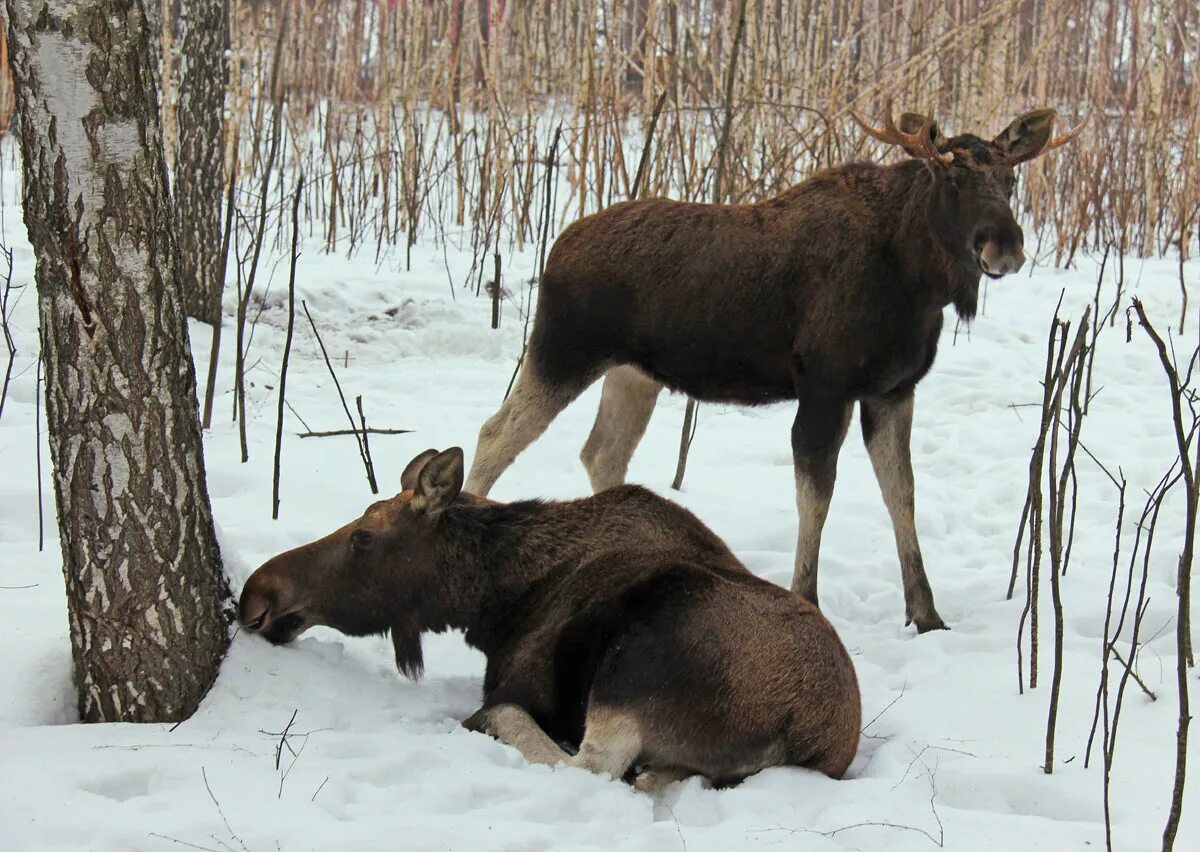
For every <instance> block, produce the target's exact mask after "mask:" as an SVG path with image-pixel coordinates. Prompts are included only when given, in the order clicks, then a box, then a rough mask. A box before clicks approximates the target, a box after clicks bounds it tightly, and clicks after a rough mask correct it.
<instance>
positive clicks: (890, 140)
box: [850, 98, 1066, 163]
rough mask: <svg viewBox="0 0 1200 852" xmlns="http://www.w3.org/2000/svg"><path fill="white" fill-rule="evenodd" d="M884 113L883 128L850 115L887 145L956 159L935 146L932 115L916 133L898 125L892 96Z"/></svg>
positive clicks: (915, 153)
mask: <svg viewBox="0 0 1200 852" xmlns="http://www.w3.org/2000/svg"><path fill="white" fill-rule="evenodd" d="M884 113H885V114H886V116H887V117H886V118H885V119H884V125H883V129H882V130H880V129H879V128H876V127H872V126H871V125H869V124H867V123H866V122H865V121H863V120H862V119H861V118H859V117H858V114H857V113H856V112H854V110H851V111H850V117H851V118H853V119H854V120H855V122H857V123H858V126H859V127H861V128H862V129H863V131H864V132H865V133H866V134H867V135H869V136H873V137H875V138H876V139H878V140H879V141H880V142H883V143H885V144H887V145H899V146H900V147H901V148H903V149H904V150H905V151H907V152H908V153H909V154H912V155H913V156H914V157H919V158H921V159H923V160H936V161H937V162H939V163H950V162H952V161H953V160H954V154H953V153H952V152H950V151H947V152H946V153H944V154H943V153H942V152H941V151H939V150H938V149H937V148H936V147H935V146H934V144H933V140H932V139H931V138H930V136H929V129H930V128H931V127H933V117H932V116H929V115H927V116H925V123H924V124H922V125H921V128H920V129H919V130H918V131H917V132H916V133H905V132H904V131H903V130H901V129H900V128H899V127H897V126H896V121H895V119H894V118H892V99H891V98H888V99H887V103H886V104H885V105H884ZM1064 141H1066V140H1064Z"/></svg>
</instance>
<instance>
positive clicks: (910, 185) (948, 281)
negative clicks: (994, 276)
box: [884, 160, 981, 320]
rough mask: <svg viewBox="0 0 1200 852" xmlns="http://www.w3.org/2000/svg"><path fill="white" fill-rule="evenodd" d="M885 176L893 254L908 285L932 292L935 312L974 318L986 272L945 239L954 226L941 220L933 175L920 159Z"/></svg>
mask: <svg viewBox="0 0 1200 852" xmlns="http://www.w3.org/2000/svg"><path fill="white" fill-rule="evenodd" d="M884 171H885V172H886V175H885V177H884V180H885V181H886V184H887V191H886V195H887V197H888V198H889V199H890V200H891V202H892V203H891V204H890V205H889V209H888V211H887V212H888V214H889V215H890V216H891V221H892V222H893V223H894V225H893V232H892V233H893V237H892V243H893V250H894V251H895V256H896V257H897V259H898V260H899V262H900V268H901V274H902V275H903V277H904V279H905V281H906V282H908V283H910V284H911V285H913V286H915V287H918V288H920V289H921V290H924V291H926V292H927V293H928V294H929V298H930V302H931V307H932V308H935V309H936V310H938V311H941V310H942V308H944V307H946V305H950V304H952V305H954V309H955V311H956V312H957V313H958V316H959V317H960V318H962V319H964V320H971V319H973V318H974V317H975V310H976V306H977V302H978V298H979V279H980V276H981V273H980V271H979V268H978V266H977V265H976V264H975V263H974V262H973V261H966V260H964V259H963V258H962V257H961V256H960V253H958V252H955V251H954V250H953V247H952V246H951V245H950V244H949V242H948V241H947V240H946V239H944V238H943V237H942V236H941V234H942V233H943V229H945V228H946V227H947V224H948V223H939V222H938V221H937V218H936V213H935V199H934V177H933V175H932V174H930V172H929V169H928V168H926V166H925V165H924V164H922V163H920V162H919V161H916V160H907V161H905V162H902V163H897V164H896V165H894V166H889V167H887V168H886V169H884Z"/></svg>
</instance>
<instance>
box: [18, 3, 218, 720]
mask: <svg viewBox="0 0 1200 852" xmlns="http://www.w3.org/2000/svg"><path fill="white" fill-rule="evenodd" d="M5 2H6V4H7V8H8V18H9V24H10V29H9V55H10V59H11V62H12V70H13V79H14V84H15V89H16V93H17V104H18V109H19V110H20V115H21V121H20V127H19V137H20V143H21V153H22V160H23V165H24V181H23V186H24V199H23V201H24V210H25V224H26V226H27V228H28V230H29V239H30V242H31V243H32V244H33V248H34V253H35V255H36V259H37V273H36V279H37V291H38V307H39V311H40V316H41V340H42V356H43V359H44V361H45V368H46V415H47V422H48V425H49V432H50V450H51V456H52V458H53V461H54V486H55V495H56V501H57V508H58V528H59V539H60V541H61V544H62V555H63V574H64V576H65V578H66V588H67V607H68V617H69V622H70V634H71V645H72V651H73V657H74V663H75V684H76V688H77V690H78V694H79V713H80V716H81V717H82V718H83V719H84V720H85V721H105V722H115V721H143V722H145V721H164V720H174V719H182V718H185V717H187V716H188V715H190V714H191V713H192V711H193V710H195V708H196V706H197V704H198V703H199V702H200V699H201V698H202V697H203V696H204V694H205V692H207V691H208V688H209V686H210V685H211V684H212V682H213V679H214V678H215V676H216V673H217V668H218V666H219V664H220V660H221V657H222V655H223V654H224V651H225V648H226V646H227V645H228V642H229V633H228V626H227V620H226V616H225V612H224V610H225V609H226V606H227V604H228V601H229V589H228V587H227V585H226V583H225V580H224V575H223V573H222V570H221V557H220V552H219V550H218V549H217V542H216V537H215V535H214V532H213V523H212V514H211V510H210V508H209V503H208V490H207V487H206V485H205V480H204V463H203V456H202V452H201V444H200V424H199V419H198V417H197V412H196V408H197V406H196V391H195V373H194V370H193V367H192V360H191V352H190V349H189V346H188V337H187V325H186V323H185V320H184V316H183V312H182V311H181V310H180V302H179V295H178V291H177V281H176V266H177V257H176V249H175V245H174V239H173V235H172V208H171V204H170V198H169V197H168V193H167V178H166V167H165V164H164V161H163V148H162V131H161V127H160V124H159V116H158V108H157V99H156V96H155V91H154V88H153V79H154V75H153V74H152V67H153V66H152V62H154V56H153V54H152V53H151V50H150V45H151V44H153V43H155V40H154V39H152V37H151V36H152V34H151V31H150V27H149V26H148V24H147V19H146V13H145V10H144V7H143V6H142V2H141V0H87V1H86V2H82V0H5Z"/></svg>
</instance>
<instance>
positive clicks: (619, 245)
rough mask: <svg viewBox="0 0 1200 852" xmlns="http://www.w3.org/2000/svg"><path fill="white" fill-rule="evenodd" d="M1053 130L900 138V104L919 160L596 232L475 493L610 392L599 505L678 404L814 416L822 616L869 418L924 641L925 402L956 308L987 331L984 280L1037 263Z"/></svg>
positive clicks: (546, 278) (915, 126)
mask: <svg viewBox="0 0 1200 852" xmlns="http://www.w3.org/2000/svg"><path fill="white" fill-rule="evenodd" d="M1054 120H1055V113H1054V110H1052V109H1041V110H1035V111H1034V112H1029V113H1026V114H1025V115H1022V116H1021V117H1020V118H1018V119H1017V120H1016V121H1014V122H1012V124H1010V125H1009V126H1008V127H1007V128H1005V129H1004V130H1003V131H1002V132H1001V133H1000V134H999V135H998V136H996V137H995V138H994V139H992V140H991V141H985V140H984V139H981V138H980V137H978V136H974V135H971V134H963V135H960V136H955V137H952V138H947V137H946V136H944V135H943V134H942V133H941V132H940V131H939V130H938V127H937V125H936V124H934V123H933V121H932V120H930V119H929V118H926V117H924V116H919V115H915V114H913V113H905V114H904V115H902V116H901V117H900V121H899V124H898V125H897V123H896V122H895V120H894V119H893V118H892V110H891V103H890V102H889V103H888V105H887V118H886V120H885V123H884V127H883V128H882V129H876V128H871V127H867V126H866V125H865V124H863V127H864V129H865V130H866V131H867V132H868V133H869V134H870V135H872V136H874V137H875V138H877V139H879V140H881V141H883V142H885V143H888V144H892V145H897V146H899V147H900V148H902V149H903V150H904V151H905V152H906V153H907V154H908V155H909V157H911V159H908V160H905V161H903V162H900V163H896V164H895V165H890V166H879V165H875V164H872V163H850V164H848V165H843V166H838V167H836V168H831V169H826V170H824V171H821V172H818V173H817V174H815V175H813V176H812V177H811V178H809V179H808V180H806V181H804V182H803V183H801V184H799V185H797V186H795V187H793V188H791V189H789V190H787V191H786V192H784V193H783V194H781V195H778V196H776V197H775V198H769V199H766V200H764V201H761V202H759V203H757V204H736V205H734V204H731V205H712V204H690V203H683V202H679V201H670V200H667V199H664V198H647V199H643V200H639V201H630V202H625V203H623V204H616V205H614V206H612V207H609V208H608V209H606V210H602V211H601V212H599V213H596V214H595V215H593V216H588V217H586V218H584V219H580V220H579V221H578V222H576V223H575V224H573V225H571V226H570V227H569V228H567V229H566V230H565V231H563V232H562V234H561V235H560V236H559V238H558V239H557V240H556V241H555V243H554V247H553V248H552V249H551V251H550V255H549V257H548V258H547V260H546V269H545V274H544V275H543V277H542V284H541V289H540V291H539V295H538V305H537V315H536V317H535V319H534V323H533V331H532V333H531V335H530V338H529V352H528V357H527V358H526V359H525V365H524V368H523V369H522V372H521V375H520V377H519V378H518V379H517V383H516V386H515V387H514V388H513V390H512V394H511V395H510V396H509V397H508V399H507V400H506V401H505V402H504V404H503V405H502V406H501V407H500V409H499V410H498V411H497V412H496V413H495V414H494V415H493V416H492V417H491V418H490V419H488V421H487V422H486V423H485V424H484V425H483V427H482V428H481V429H480V431H479V445H478V448H477V449H476V451H475V460H474V462H473V463H472V465H471V472H470V474H469V475H468V477H467V485H466V488H467V490H468V491H469V492H471V493H472V494H478V495H480V496H481V497H486V496H487V494H488V491H489V490H490V489H491V487H492V485H493V483H495V481H496V479H497V478H498V477H499V476H500V474H502V473H503V472H504V470H505V469H506V468H507V467H508V466H509V465H510V464H512V462H513V460H514V459H515V458H516V457H517V455H518V454H519V453H520V452H521V451H522V450H524V449H525V447H527V446H528V445H529V444H530V442H532V441H533V440H534V439H536V438H537V437H538V436H539V435H540V434H541V433H542V432H543V431H544V430H545V429H546V427H547V425H549V423H550V421H551V420H553V419H554V418H555V417H556V416H557V415H558V413H559V412H560V411H562V409H563V408H565V407H566V406H567V404H568V403H570V402H571V400H573V399H575V398H576V397H577V396H578V395H579V394H580V393H582V392H583V390H584V389H585V388H587V387H588V386H589V385H590V384H592V382H594V381H595V380H596V379H598V378H599V377H600V376H602V375H603V376H604V388H603V391H602V393H601V400H600V410H599V412H598V413H597V414H596V423H595V425H594V426H593V427H592V432H591V435H590V436H589V437H588V439H587V443H586V444H585V445H584V447H583V452H582V454H581V457H582V459H583V462H584V465H585V466H586V468H587V471H588V476H589V477H590V479H591V483H592V489H593V490H594V491H599V490H601V489H604V488H608V487H611V486H613V485H617V484H619V483H621V482H623V481H624V480H625V471H626V469H627V467H628V465H629V460H630V458H631V457H632V455H633V451H634V449H635V448H636V447H637V444H638V441H640V440H641V437H642V434H643V433H644V432H645V430H646V424H647V423H648V422H649V420H650V414H651V412H653V411H654V404H655V400H656V399H657V397H658V394H659V392H660V391H661V390H662V388H663V386H666V387H669V388H671V389H672V390H677V391H683V392H684V393H687V394H689V395H690V396H693V397H695V398H696V399H700V400H711V401H714V402H725V403H728V402H732V403H742V404H746V405H762V404H765V403H772V402H781V401H784V400H796V401H797V403H798V405H797V411H796V419H795V423H794V425H793V426H792V456H793V459H794V466H795V475H796V503H797V508H798V510H799V515H800V525H799V536H798V541H797V546H796V566H795V574H794V577H793V581H792V589H793V590H794V591H796V592H798V593H800V594H802V595H804V597H806V598H807V599H808V600H810V601H812V602H813V603H814V604H815V603H817V556H818V552H819V550H820V546H821V530H822V528H823V527H824V524H825V517H826V514H827V512H828V510H829V502H830V499H831V497H832V495H833V486H834V479H835V477H836V475H837V457H838V452H839V450H840V448H841V445H842V441H843V439H844V438H845V436H846V431H847V428H848V427H849V424H850V415H851V412H852V411H853V409H854V404H855V403H856V402H857V403H858V404H859V406H860V410H861V421H862V433H863V439H864V441H865V442H866V445H867V451H868V453H869V455H870V457H871V463H872V465H873V466H874V468H875V475H876V478H877V479H878V480H879V485H880V490H881V491H882V493H883V501H884V503H885V504H886V505H887V509H888V512H889V514H890V515H891V518H892V526H893V528H894V531H895V537H896V547H897V550H898V551H899V557H900V570H901V576H902V579H903V584H904V604H905V614H906V615H907V618H908V621H909V622H915V623H916V626H917V630H918V631H920V632H924V631H927V630H933V629H937V628H941V627H944V626H945V625H944V623H943V622H942V619H941V616H939V615H938V612H937V609H936V608H935V607H934V603H933V592H932V590H931V589H930V587H929V580H928V579H927V578H926V576H925V567H924V563H923V561H922V558H921V548H920V545H919V544H918V541H917V531H916V525H915V523H914V519H913V513H914V507H913V472H912V463H911V460H910V454H909V441H910V434H911V430H912V417H913V390H914V388H915V387H916V385H917V382H919V381H920V380H921V378H922V376H924V375H925V373H926V372H927V371H928V370H929V368H930V366H931V365H932V364H933V358H934V353H935V351H936V349H937V343H938V336H939V334H940V333H941V330H942V313H943V310H944V309H945V307H946V306H947V305H954V308H955V310H956V311H957V312H958V315H959V316H960V317H962V318H964V319H970V318H971V317H973V316H974V315H975V305H976V300H977V296H978V292H979V281H980V277H981V276H983V275H987V276H988V277H990V278H999V277H1001V276H1003V275H1008V274H1010V273H1013V272H1016V271H1017V270H1018V269H1020V268H1021V266H1022V264H1023V263H1024V262H1025V255H1024V253H1023V241H1024V236H1023V234H1022V232H1021V228H1020V226H1019V225H1018V224H1017V222H1016V219H1015V218H1014V217H1013V213H1012V210H1011V209H1010V198H1011V196H1012V190H1013V182H1014V176H1013V171H1014V168H1015V167H1016V166H1017V165H1018V164H1019V163H1023V162H1025V161H1027V160H1031V159H1033V158H1034V157H1037V156H1040V155H1041V154H1043V153H1045V152H1047V151H1049V150H1051V149H1053V148H1056V147H1058V146H1060V145H1062V144H1064V143H1065V142H1067V141H1068V140H1069V139H1071V138H1072V137H1073V136H1074V135H1075V134H1076V133H1078V132H1079V128H1076V129H1075V130H1073V131H1071V132H1070V133H1067V134H1064V135H1062V136H1058V137H1054V136H1053V134H1052V130H1053V127H1054ZM861 123H862V122H860V124H861ZM1081 126H1082V125H1081Z"/></svg>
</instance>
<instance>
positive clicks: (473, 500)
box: [240, 448, 861, 789]
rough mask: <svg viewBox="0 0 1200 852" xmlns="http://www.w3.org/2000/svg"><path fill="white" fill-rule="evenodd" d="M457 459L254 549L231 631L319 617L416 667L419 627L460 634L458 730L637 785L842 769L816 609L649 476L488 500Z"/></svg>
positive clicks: (291, 628) (423, 468)
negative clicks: (465, 683)
mask: <svg viewBox="0 0 1200 852" xmlns="http://www.w3.org/2000/svg"><path fill="white" fill-rule="evenodd" d="M462 465H463V456H462V451H461V450H460V449H458V448H453V449H451V450H447V451H445V452H443V453H437V452H435V451H432V450H430V451H427V452H425V453H422V454H421V455H420V456H418V457H417V458H415V459H414V460H413V461H412V462H411V463H410V465H409V467H408V469H407V470H406V471H405V473H404V476H403V477H402V481H401V484H402V485H403V487H404V490H403V491H401V492H400V493H399V494H397V495H396V496H395V497H393V498H391V499H389V500H383V501H379V502H378V503H375V504H373V505H372V506H370V507H369V508H368V509H367V511H366V513H365V514H364V515H363V516H362V517H361V518H359V519H357V520H355V521H352V522H351V523H349V524H347V525H346V526H344V527H342V528H341V529H339V530H336V531H334V532H333V533H331V534H330V535H328V536H326V537H324V538H322V539H319V540H317V541H315V542H312V543H311V544H307V545H304V546H302V547H299V548H296V549H295V550H291V551H288V552H286V553H283V554H280V555H279V556H276V557H274V558H273V559H271V560H269V561H268V562H266V563H265V564H264V565H263V566H262V567H260V568H259V569H258V570H257V571H255V573H254V574H253V575H252V576H251V577H250V579H249V580H247V582H246V585H245V587H244V589H243V590H242V596H241V602H240V618H241V622H242V624H243V626H244V627H245V629H246V630H248V631H250V632H253V633H257V634H259V635H261V636H263V637H264V638H266V639H268V640H269V641H271V642H274V643H276V644H282V643H286V642H290V641H291V640H292V639H294V638H295V637H296V636H298V635H300V633H302V632H303V631H304V630H306V629H307V628H308V627H310V626H312V625H315V624H322V625H327V626H329V627H333V628H335V629H337V630H341V631H342V632H344V633H347V634H350V635H366V634H371V633H383V632H387V631H390V632H391V637H392V643H393V646H394V648H395V653H396V662H397V665H398V667H399V668H400V670H401V671H402V672H404V673H406V674H409V675H413V676H415V675H417V674H419V673H420V671H421V670H422V665H423V661H422V656H421V642H420V637H421V634H422V633H424V632H428V631H434V632H440V631H443V630H446V629H450V628H453V629H460V630H462V631H464V635H465V638H466V641H467V643H468V644H470V645H472V646H473V647H475V648H478V649H479V650H480V651H482V652H483V653H484V654H485V656H486V657H487V669H486V673H485V676H484V684H483V702H482V707H481V708H480V709H479V710H478V711H477V712H476V713H474V714H473V715H472V716H471V717H469V718H468V719H467V720H466V721H465V722H464V723H463V724H464V725H465V726H466V727H468V728H471V729H473V730H478V731H484V732H486V733H488V734H491V735H493V736H495V737H497V738H499V739H501V740H503V741H505V742H507V743H509V744H511V745H513V746H515V747H516V748H517V749H519V750H520V751H521V752H522V754H524V755H525V756H526V758H528V759H529V760H530V761H533V762H537V763H544V764H549V765H554V764H557V763H559V762H562V763H567V764H570V765H574V766H579V767H582V768H586V769H589V770H591V771H593V772H597V773H604V772H606V773H609V774H611V775H612V776H613V777H614V778H629V779H631V780H633V781H634V783H635V784H636V785H637V786H638V787H639V788H641V789H654V788H657V787H660V786H662V785H664V784H666V783H669V782H670V781H672V780H675V779H677V778H682V777H686V776H688V775H694V774H699V775H704V776H706V777H708V778H710V779H712V780H713V781H714V782H716V783H719V784H727V783H733V782H736V781H738V780H740V779H742V778H744V777H746V776H747V775H750V774H753V773H755V772H758V771H759V770H761V769H763V768H765V767H768V766H774V765H779V764H792V765H799V766H807V767H811V768H814V769H817V770H819V771H821V772H824V773H826V774H828V775H830V776H832V777H835V778H836V777H840V776H841V775H842V774H843V773H844V772H845V771H846V769H847V767H848V766H849V765H850V762H851V761H852V760H853V758H854V755H855V752H856V750H857V747H858V737H859V724H860V720H861V701H860V697H859V691H858V681H857V679H856V676H855V673H854V666H853V664H852V662H851V660H850V657H849V655H848V654H847V653H846V649H845V648H844V647H843V645H842V643H841V641H840V640H839V639H838V636H837V634H836V633H835V631H834V629H833V627H832V626H831V625H830V624H829V622H828V621H827V620H826V619H825V618H824V616H822V615H821V613H820V612H819V611H818V610H817V608H816V607H815V606H813V605H812V604H811V603H809V602H808V601H806V600H804V599H803V598H801V597H799V596H796V595H793V594H791V593H790V592H788V591H787V590H785V589H782V588H779V587H778V586H775V585H774V584H772V583H769V582H767V581H765V580H762V579H760V578H758V577H756V576H754V575H753V574H751V573H750V572H749V571H748V570H747V569H746V568H745V566H743V565H742V564H741V563H740V562H739V561H738V560H737V559H736V557H734V555H733V554H732V553H731V552H730V551H729V549H728V547H726V546H725V544H724V542H722V541H721V540H720V539H719V538H718V537H717V536H716V535H715V534H714V533H713V532H712V531H711V530H710V529H709V528H708V527H706V526H705V525H704V524H703V523H701V522H700V520H699V519H697V518H696V517H695V516H694V515H692V514H691V513H690V512H688V511H687V510H686V509H683V508H682V507H680V506H678V505H676V504H674V503H671V502H670V501H668V500H664V499H663V498H661V497H658V496H656V495H655V494H653V493H651V492H649V491H647V490H646V489H644V488H640V487H637V486H620V487H617V488H612V489H608V490H606V491H604V492H602V493H600V494H597V495H595V496H593V497H589V498H586V499H582V500H574V501H567V502H540V501H524V502H518V503H510V504H504V503H496V502H493V501H490V500H485V499H482V498H479V497H476V496H474V495H471V494H468V493H464V492H463V491H462V482H463V469H462ZM562 743H565V744H567V746H568V748H567V749H564V748H563V746H562V745H560V744H562ZM572 751H574V753H571V752H572Z"/></svg>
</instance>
